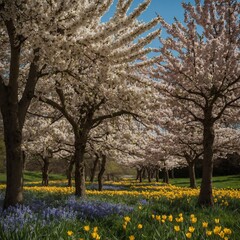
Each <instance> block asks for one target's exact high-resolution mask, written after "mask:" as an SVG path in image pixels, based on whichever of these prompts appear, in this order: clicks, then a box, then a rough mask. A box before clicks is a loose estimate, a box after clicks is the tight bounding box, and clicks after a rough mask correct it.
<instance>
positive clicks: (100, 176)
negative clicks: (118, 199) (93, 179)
mask: <svg viewBox="0 0 240 240" xmlns="http://www.w3.org/2000/svg"><path fill="white" fill-rule="evenodd" d="M106 161H107V158H106V155H102V163H101V169H100V171H99V173H98V191H102V188H103V174H104V172H105V169H106V168H105V167H106Z"/></svg>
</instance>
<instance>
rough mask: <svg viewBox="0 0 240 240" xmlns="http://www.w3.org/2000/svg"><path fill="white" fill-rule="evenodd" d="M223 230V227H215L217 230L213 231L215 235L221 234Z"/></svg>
mask: <svg viewBox="0 0 240 240" xmlns="http://www.w3.org/2000/svg"><path fill="white" fill-rule="evenodd" d="M221 229H222V227H218V226H215V228H214V229H213V232H214V234H219V233H220V231H221Z"/></svg>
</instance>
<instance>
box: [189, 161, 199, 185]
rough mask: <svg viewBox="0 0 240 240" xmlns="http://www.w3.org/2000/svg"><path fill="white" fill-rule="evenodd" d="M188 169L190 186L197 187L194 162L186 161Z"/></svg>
mask: <svg viewBox="0 0 240 240" xmlns="http://www.w3.org/2000/svg"><path fill="white" fill-rule="evenodd" d="M188 171H189V178H190V188H197V183H196V176H195V162H189V163H188Z"/></svg>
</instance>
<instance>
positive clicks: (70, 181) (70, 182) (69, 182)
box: [67, 158, 75, 187]
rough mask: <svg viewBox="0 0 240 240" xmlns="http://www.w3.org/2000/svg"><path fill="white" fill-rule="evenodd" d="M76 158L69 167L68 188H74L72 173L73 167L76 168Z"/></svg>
mask: <svg viewBox="0 0 240 240" xmlns="http://www.w3.org/2000/svg"><path fill="white" fill-rule="evenodd" d="M74 163H75V161H74V158H72V159H71V160H70V163H69V165H68V169H67V179H68V185H67V186H68V187H72V171H73V166H74Z"/></svg>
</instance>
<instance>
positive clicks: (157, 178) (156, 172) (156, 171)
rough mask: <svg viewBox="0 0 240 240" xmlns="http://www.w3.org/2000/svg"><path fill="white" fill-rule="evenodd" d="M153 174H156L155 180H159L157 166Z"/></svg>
mask: <svg viewBox="0 0 240 240" xmlns="http://www.w3.org/2000/svg"><path fill="white" fill-rule="evenodd" d="M155 175H156V182H159V169H158V168H157V169H156V170H155Z"/></svg>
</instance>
